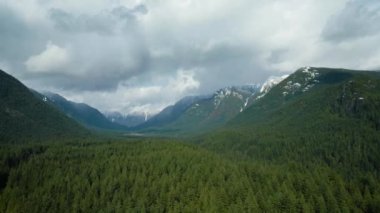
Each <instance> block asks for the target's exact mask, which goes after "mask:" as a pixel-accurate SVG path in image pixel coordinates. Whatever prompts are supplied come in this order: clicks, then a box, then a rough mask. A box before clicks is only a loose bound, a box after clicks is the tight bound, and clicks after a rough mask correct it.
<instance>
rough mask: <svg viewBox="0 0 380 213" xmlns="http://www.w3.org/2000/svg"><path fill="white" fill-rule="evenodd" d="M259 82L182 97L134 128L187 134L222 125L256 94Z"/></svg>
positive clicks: (160, 132)
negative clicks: (205, 94)
mask: <svg viewBox="0 0 380 213" xmlns="http://www.w3.org/2000/svg"><path fill="white" fill-rule="evenodd" d="M259 91H260V86H259V85H249V86H234V87H227V88H224V89H220V90H218V91H216V92H215V93H214V94H212V95H207V96H191V97H185V98H183V99H181V100H180V101H178V102H177V103H176V104H174V105H173V106H169V107H167V108H165V109H164V110H162V111H161V112H160V113H158V114H157V115H156V116H153V117H152V118H151V119H149V120H148V121H147V122H145V123H143V124H141V125H139V126H137V127H136V128H135V130H137V131H141V132H144V133H153V134H154V133H158V134H166V133H167V134H171V135H173V134H174V135H176V134H187V133H194V132H198V133H199V132H205V131H209V130H211V129H215V128H217V127H220V126H222V125H223V124H225V123H226V122H227V121H229V120H230V119H231V118H233V117H235V116H236V115H237V114H238V113H240V112H242V111H243V110H245V109H246V108H247V107H248V106H249V105H250V104H251V103H252V102H253V101H254V100H255V99H256V98H257V96H258V94H259Z"/></svg>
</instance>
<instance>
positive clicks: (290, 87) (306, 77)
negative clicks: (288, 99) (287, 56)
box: [282, 67, 319, 96]
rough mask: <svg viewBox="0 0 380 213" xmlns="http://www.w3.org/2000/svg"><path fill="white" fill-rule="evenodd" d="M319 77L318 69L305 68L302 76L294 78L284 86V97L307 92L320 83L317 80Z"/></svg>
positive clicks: (302, 70)
mask: <svg viewBox="0 0 380 213" xmlns="http://www.w3.org/2000/svg"><path fill="white" fill-rule="evenodd" d="M318 76H319V72H318V70H317V69H314V68H311V67H304V68H302V69H301V75H295V76H293V79H291V80H290V81H288V82H287V83H286V85H285V86H284V91H283V92H282V94H283V96H287V95H289V94H295V93H296V92H299V91H301V92H307V91H309V90H310V89H311V88H313V87H314V86H315V84H317V83H319V81H318V80H317V79H316V78H317V77H318Z"/></svg>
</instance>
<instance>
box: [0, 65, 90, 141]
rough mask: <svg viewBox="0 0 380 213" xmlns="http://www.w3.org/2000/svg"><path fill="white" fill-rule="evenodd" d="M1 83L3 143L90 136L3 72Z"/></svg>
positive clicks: (0, 122)
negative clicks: (82, 135) (81, 135)
mask: <svg viewBox="0 0 380 213" xmlns="http://www.w3.org/2000/svg"><path fill="white" fill-rule="evenodd" d="M0 82H1V83H0V142H16V141H21V140H29V139H30V140H32V139H46V138H51V137H52V138H58V137H64V136H70V135H79V134H85V133H86V132H87V131H86V130H85V129H84V128H82V127H81V126H80V125H79V124H78V123H76V122H75V121H73V120H71V119H70V118H68V117H66V116H65V115H64V114H63V113H61V112H60V111H58V110H57V109H55V108H54V107H52V106H50V105H49V104H46V103H44V102H43V101H42V100H39V99H38V98H36V97H35V96H34V94H33V93H32V92H31V91H30V90H29V89H28V88H27V87H25V86H24V85H23V84H22V83H21V82H19V81H18V80H17V79H15V78H14V77H12V76H10V75H8V74H7V73H5V72H4V71H1V70H0Z"/></svg>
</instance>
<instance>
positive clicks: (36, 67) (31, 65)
mask: <svg viewBox="0 0 380 213" xmlns="http://www.w3.org/2000/svg"><path fill="white" fill-rule="evenodd" d="M69 62H70V54H69V51H68V50H67V49H65V48H61V47H59V46H56V45H54V44H53V43H52V42H51V41H49V42H48V43H47V45H46V49H45V50H44V51H43V52H42V53H40V54H38V55H34V56H31V57H30V58H29V59H28V60H27V61H26V62H25V65H26V67H27V69H28V70H29V71H32V72H47V73H49V72H55V71H57V70H60V69H61V68H62V67H65V66H66V65H67V64H68V63H69Z"/></svg>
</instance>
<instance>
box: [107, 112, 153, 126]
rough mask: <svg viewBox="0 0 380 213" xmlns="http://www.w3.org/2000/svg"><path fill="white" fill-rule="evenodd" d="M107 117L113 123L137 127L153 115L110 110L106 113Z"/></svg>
mask: <svg viewBox="0 0 380 213" xmlns="http://www.w3.org/2000/svg"><path fill="white" fill-rule="evenodd" d="M105 116H106V118H107V119H108V120H110V121H111V122H113V123H117V124H120V125H123V126H126V127H135V126H138V125H140V124H142V123H144V122H146V121H147V120H148V119H150V117H151V115H150V114H148V113H143V114H127V115H124V114H121V113H120V112H109V113H106V114H105Z"/></svg>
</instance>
